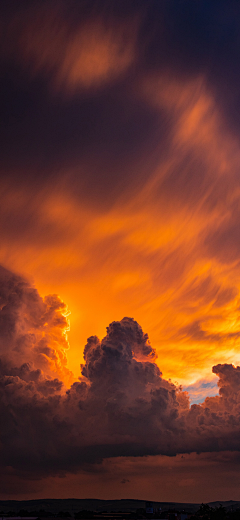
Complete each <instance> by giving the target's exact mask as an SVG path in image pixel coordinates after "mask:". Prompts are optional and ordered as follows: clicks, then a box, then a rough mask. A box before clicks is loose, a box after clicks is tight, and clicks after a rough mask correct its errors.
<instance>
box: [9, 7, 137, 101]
mask: <svg viewBox="0 0 240 520" xmlns="http://www.w3.org/2000/svg"><path fill="white" fill-rule="evenodd" d="M138 25H139V23H138V20H137V18H135V20H134V19H131V20H129V21H123V22H122V23H121V22H120V21H118V20H117V19H115V20H114V19H109V20H108V21H107V20H106V19H104V18H103V17H100V16H99V19H97V18H96V17H94V18H93V19H92V18H91V16H88V17H86V18H85V19H83V20H78V19H77V18H74V16H73V14H72V13H71V11H70V10H69V9H68V8H67V6H66V5H65V6H64V4H63V3H61V2H60V3H59V4H56V3H54V2H50V3H48V4H47V5H44V4H42V5H40V6H36V5H34V6H33V7H32V9H27V10H24V9H22V10H21V12H20V13H18V15H17V16H16V17H15V19H13V20H12V21H11V22H10V24H9V26H8V28H7V30H8V38H9V40H10V41H9V52H10V53H12V54H13V55H14V58H15V59H17V60H18V61H19V62H20V63H21V64H23V66H24V67H25V68H26V69H29V71H30V73H31V74H32V75H33V76H35V75H39V74H42V73H43V74H47V75H49V76H50V81H51V83H52V86H53V88H54V90H60V91H63V92H66V93H74V92H76V91H78V90H79V89H82V88H83V89H88V88H91V87H96V86H97V87H98V86H101V85H104V84H105V83H106V82H108V81H112V80H114V79H115V78H117V77H119V76H121V75H122V74H123V73H124V72H126V71H127V69H128V68H129V67H130V66H131V64H132V63H133V61H134V58H135V55H136V50H135V47H136V37H137V31H138Z"/></svg>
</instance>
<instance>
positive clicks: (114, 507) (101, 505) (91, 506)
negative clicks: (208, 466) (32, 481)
mask: <svg viewBox="0 0 240 520" xmlns="http://www.w3.org/2000/svg"><path fill="white" fill-rule="evenodd" d="M146 500H147V499H146ZM220 504H221V505H222V506H223V507H225V508H226V509H237V508H240V501H234V500H228V501H225V502H224V501H216V502H209V505H210V506H211V507H219V505H220ZM199 506H200V504H192V503H186V502H153V507H155V508H160V507H161V508H162V509H163V510H167V509H174V508H175V509H179V510H183V509H184V510H185V511H186V512H193V513H194V512H195V511H197V510H198V509H199ZM142 507H144V508H145V500H134V499H124V498H123V499H121V500H100V499H97V498H62V499H58V498H43V499H37V500H0V511H3V512H4V513H6V512H7V511H14V512H18V511H19V510H20V509H26V510H27V511H29V512H31V511H39V510H40V509H44V510H45V511H49V512H51V513H58V512H59V511H69V513H71V514H74V513H76V512H78V511H81V510H82V509H86V510H89V511H99V512H100V511H108V512H110V511H114V512H115V511H123V512H127V511H130V512H131V511H135V510H136V509H139V508H142Z"/></svg>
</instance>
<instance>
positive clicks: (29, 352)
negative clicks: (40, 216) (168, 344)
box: [0, 268, 240, 478]
mask: <svg viewBox="0 0 240 520" xmlns="http://www.w3.org/2000/svg"><path fill="white" fill-rule="evenodd" d="M0 276H1V286H0V287H1V322H0V323H1V365H0V392H1V401H0V402H1V405H0V406H1V410H0V411H1V417H2V418H3V422H2V430H1V467H2V470H3V471H4V468H5V467H6V466H7V467H11V468H12V471H13V472H16V473H17V474H19V472H20V474H23V475H25V478H26V476H30V475H32V474H33V475H35V476H36V475H37V476H38V477H46V476H47V475H58V474H61V472H72V471H73V472H75V471H78V470H79V469H81V468H82V469H84V468H85V470H87V468H90V466H91V465H92V464H95V463H99V462H101V461H102V460H103V459H105V458H107V459H108V458H109V457H119V456H121V457H127V456H146V455H157V454H161V455H168V456H169V455H171V456H174V455H176V454H177V453H191V452H195V451H197V452H215V451H222V450H230V451H232V450H234V451H238V450H239V451H240V445H239V417H238V416H239V411H238V408H239V395H240V394H239V389H240V375H239V374H240V368H239V367H236V368H235V367H233V366H232V365H227V364H224V365H217V366H215V367H213V372H214V373H215V374H217V375H218V376H219V396H216V397H207V398H206V399H205V401H204V403H202V404H201V405H197V404H194V405H192V406H190V404H189V396H188V394H187V392H183V391H182V390H181V388H178V387H176V385H174V384H173V383H172V382H170V381H166V380H165V379H163V378H162V375H161V372H160V370H159V368H158V366H157V365H156V363H155V359H156V352H155V350H154V349H153V348H152V347H151V344H150V342H149V338H148V336H147V334H144V333H143V331H142V329H141V327H140V326H139V325H138V323H137V322H136V321H135V320H134V319H133V318H123V319H122V320H121V321H117V322H113V323H111V324H110V325H109V327H108V328H107V335H106V336H105V337H104V338H103V339H102V341H100V340H99V339H98V338H97V337H96V336H92V337H90V338H89V339H88V342H87V344H86V346H85V349H84V363H83V364H82V366H81V373H82V375H81V376H80V378H79V381H75V382H73V383H72V384H71V386H69V387H68V388H66V387H65V385H64V381H63V378H65V381H66V380H67V377H68V379H70V375H69V372H68V369H67V367H66V355H65V350H66V348H67V344H66V337H65V331H66V328H67V321H66V317H65V314H66V307H65V305H64V304H63V302H61V300H60V299H59V298H58V297H57V296H48V297H46V298H45V299H42V298H41V297H40V296H39V294H38V292H37V290H36V289H35V288H33V287H31V286H30V284H29V283H28V282H26V281H25V280H24V279H23V278H21V277H20V276H18V275H15V274H13V273H10V272H9V271H7V270H6V269H4V268H1V271H0ZM57 375H58V377H57Z"/></svg>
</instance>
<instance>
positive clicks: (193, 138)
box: [0, 75, 240, 384]
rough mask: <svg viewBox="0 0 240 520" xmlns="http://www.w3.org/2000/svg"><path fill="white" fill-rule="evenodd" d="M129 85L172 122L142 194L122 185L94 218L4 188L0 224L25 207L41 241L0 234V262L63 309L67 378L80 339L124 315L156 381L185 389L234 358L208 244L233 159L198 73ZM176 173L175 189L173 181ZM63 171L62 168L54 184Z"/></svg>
mask: <svg viewBox="0 0 240 520" xmlns="http://www.w3.org/2000/svg"><path fill="white" fill-rule="evenodd" d="M135 88H136V95H137V96H139V97H140V98H143V99H144V101H145V102H147V103H149V105H151V106H154V110H156V111H158V110H161V107H162V106H164V107H165V109H166V110H167V111H168V113H169V118H171V119H172V120H173V121H174V126H173V129H174V130H173V132H172V138H171V148H170V150H169V151H168V153H166V156H165V158H164V160H163V159H161V160H159V162H158V163H157V164H156V166H155V167H154V169H152V171H150V174H149V178H148V179H147V181H146V182H145V183H144V186H143V187H142V186H141V187H139V188H138V187H137V186H136V187H134V188H132V187H131V186H130V188H129V196H128V198H124V197H122V196H121V194H120V195H119V197H118V198H117V200H116V202H115V203H114V204H113V206H112V207H111V208H110V209H106V210H105V211H102V209H101V210H98V208H97V207H96V208H95V209H93V208H90V209H89V208H87V206H86V204H85V203H84V202H82V203H81V201H80V202H79V201H78V200H76V199H75V198H74V196H73V195H69V193H67V192H65V191H64V186H62V185H61V182H60V183H59V187H57V188H56V187H55V188H54V191H53V186H52V185H51V183H50V182H49V184H48V187H47V188H45V189H43V190H40V191H39V193H38V196H37V197H35V198H34V201H32V200H31V190H29V192H28V190H26V189H24V190H21V189H18V188H15V189H14V190H13V189H12V187H9V186H8V185H7V184H6V183H5V185H4V186H3V187H2V189H3V193H4V204H3V207H2V210H1V211H2V213H3V214H4V216H5V218H6V219H7V216H8V214H9V213H11V212H12V213H15V214H16V213H17V212H21V211H22V210H23V209H24V210H25V211H27V212H28V217H29V218H31V216H34V218H35V219H37V221H38V222H39V226H40V227H41V229H44V232H45V233H46V236H48V233H49V240H48V239H47V243H43V242H42V240H41V236H40V237H38V240H36V241H35V240H34V237H33V236H32V235H31V234H28V232H27V231H26V235H25V236H24V235H22V236H17V237H14V240H12V239H11V240H9V238H7V237H5V238H4V240H2V242H1V248H0V262H1V263H2V264H3V265H5V266H6V267H8V268H10V269H13V270H14V271H17V272H19V273H21V274H24V275H25V276H27V277H28V278H29V277H30V278H32V280H33V281H34V282H35V284H36V287H37V288H38V290H39V291H40V293H41V294H43V295H44V294H48V293H57V294H59V295H60V297H61V298H62V299H63V300H64V302H66V303H67V305H68V307H69V310H70V311H71V316H70V322H71V330H70V333H69V341H70V346H71V348H70V351H69V353H68V360H69V367H70V369H72V370H73V371H74V373H75V375H76V376H78V375H79V363H80V362H81V361H82V352H83V347H84V344H85V343H86V338H87V337H88V336H90V335H92V334H96V335H98V336H99V337H103V336H104V334H105V327H106V325H107V324H108V323H110V322H111V321H113V320H120V319H121V318H122V317H123V316H130V317H134V319H136V320H137V321H138V322H139V323H140V324H141V325H142V327H143V329H144V330H146V331H148V334H149V337H150V340H151V342H152V344H153V345H154V347H155V348H156V349H157V352H158V356H159V358H158V364H159V366H160V368H161V370H162V372H163V374H164V377H165V378H167V377H170V378H172V379H173V380H174V381H175V380H176V381H178V382H179V383H184V384H189V383H193V382H194V381H196V380H198V379H200V378H211V377H212V376H211V367H212V365H213V364H216V363H218V362H220V361H221V362H224V361H226V362H233V363H235V364H237V363H239V362H240V358H239V352H238V351H239V348H238V343H239V340H238V336H239V333H238V330H239V318H238V308H239V296H238V291H239V274H240V271H239V266H238V262H237V261H236V260H235V258H234V257H231V250H229V251H228V253H227V257H226V261H222V258H221V256H220V255H219V254H218V251H216V254H215V251H212V250H211V247H210V246H209V245H208V242H207V241H208V237H211V235H212V234H213V233H214V232H216V231H217V230H219V229H220V228H221V227H224V225H225V223H226V222H228V220H229V219H230V218H231V217H232V211H234V210H233V209H232V208H234V207H235V205H236V204H237V203H238V198H239V188H238V186H236V184H235V176H236V174H237V165H238V164H239V159H240V153H239V149H238V146H237V142H235V139H234V137H233V135H231V133H230V131H229V130H227V129H226V128H225V127H224V123H223V121H222V119H221V115H220V113H219V111H218V109H217V106H216V103H215V100H214V98H213V96H212V94H211V93H210V92H209V91H208V89H207V87H206V85H205V81H204V77H199V78H196V79H195V80H191V81H181V82H180V81H177V80H175V79H173V78H172V77H171V76H169V75H166V76H161V75H160V76H150V77H146V78H145V79H144V80H143V81H141V83H140V84H136V85H135ZM159 139H160V137H159ZM191 155H192V157H193V159H194V158H196V159H197V160H200V167H199V171H197V172H196V171H193V172H192V173H191V168H193V169H194V168H195V167H196V166H195V164H194V160H193V159H192V164H191V161H190V165H189V163H187V162H186V161H187V158H188V157H189V156H191ZM147 160H148V158H146V161H147ZM78 167H80V168H81V167H82V168H84V165H81V164H80V165H78ZM71 168H74V166H71ZM139 168H141V165H140V166H139ZM184 168H186V174H185V178H186V184H185V187H184V185H183V186H180V185H178V179H177V176H176V174H175V172H177V171H179V169H184ZM189 169H190V172H189ZM70 173H71V172H70V171H68V170H66V171H65V170H64V168H63V171H61V172H60V173H59V176H63V177H64V175H66V176H68V175H69V174H70ZM139 174H141V172H139ZM187 176H190V179H191V177H192V181H191V180H190V181H189V180H187ZM171 178H172V180H171ZM169 179H170V183H169V184H168V180H169ZM191 182H193V183H195V185H194V190H193V193H192V194H191V196H190V197H189V196H188V189H189V183H191ZM181 183H184V172H183V175H181ZM190 187H191V186H190ZM52 233H53V234H54V235H55V237H57V239H56V240H54V241H53V242H51V234H52ZM45 238H46V237H45ZM210 241H211V239H210Z"/></svg>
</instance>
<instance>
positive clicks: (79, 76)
mask: <svg viewBox="0 0 240 520" xmlns="http://www.w3.org/2000/svg"><path fill="white" fill-rule="evenodd" d="M120 4H121V5H120ZM1 12H2V20H3V22H2V25H3V28H4V31H3V46H2V53H1V66H2V73H1V78H2V79H1V85H0V94H1V117H2V122H3V126H2V133H1V139H2V155H1V164H2V175H3V176H4V177H5V175H6V173H7V175H8V176H9V175H11V176H14V179H15V182H16V183H21V185H23V184H24V183H28V184H29V183H30V184H31V185H32V188H33V187H34V186H35V189H39V187H40V186H41V185H42V184H45V183H46V181H47V182H48V181H49V180H51V181H53V183H54V182H56V180H58V182H60V183H61V181H62V182H65V181H66V179H67V181H66V184H67V186H68V189H70V190H72V191H73V192H74V193H75V194H78V195H79V196H80V197H81V198H82V197H85V198H86V196H87V198H88V199H89V200H92V199H93V200H94V203H96V201H98V203H99V204H100V205H101V203H102V200H103V199H104V204H105V205H106V204H107V203H110V202H112V200H114V199H115V198H117V197H118V195H119V190H121V192H124V191H126V192H127V191H128V192H129V190H130V191H131V189H133V187H134V185H137V186H141V184H142V183H144V182H145V181H146V180H147V178H148V177H149V175H150V174H151V172H152V171H153V170H154V168H155V166H156V163H157V162H159V160H162V158H164V157H165V154H166V152H167V150H169V147H170V141H171V139H170V136H171V130H172V126H173V124H174V118H173V116H172V115H170V114H169V112H166V110H164V108H162V110H161V111H159V110H158V111H157V110H156V109H155V108H154V107H151V106H150V104H149V103H146V102H145V101H144V100H143V99H142V98H141V97H139V96H138V95H136V90H137V88H138V87H137V85H138V83H139V81H140V80H141V78H143V77H145V75H146V74H149V73H153V72H157V73H160V74H161V73H162V72H165V71H166V70H169V69H171V70H172V71H174V74H175V77H176V78H182V76H184V77H187V78H189V77H195V76H198V75H199V74H203V75H205V77H206V81H207V82H209V84H210V85H211V87H212V88H214V89H215V88H216V89H218V91H219V92H220V93H218V96H219V99H220V97H221V95H222V92H224V96H225V97H226V90H228V91H229V89H230V82H229V84H228V82H227V81H228V80H227V79H226V76H229V77H230V74H223V73H222V71H223V70H225V69H226V71H228V70H229V69H230V68H231V71H232V73H231V78H232V79H231V92H232V94H231V107H229V103H228V104H227V105H226V104H225V101H224V102H222V105H221V103H220V105H221V106H222V107H223V110H225V108H226V111H227V114H229V111H230V112H231V113H232V112H233V113H234V110H235V109H236V106H237V103H238V94H237V92H238V91H239V89H238V88H237V85H238V82H239V78H238V74H237V73H236V74H235V76H234V84H235V85H236V91H233V89H232V81H233V70H237V64H238V61H239V56H238V50H237V49H238V46H237V45H236V43H235V42H236V40H235V37H236V34H237V31H236V26H237V23H238V22H237V20H238V16H237V14H238V13H239V6H238V5H237V4H236V2H229V3H228V7H227V10H226V4H225V3H224V2H212V3H211V5H209V2H205V1H203V2H201V3H200V2H197V3H196V2H191V1H187V2H180V3H176V2H175V1H163V2H158V1H157V0H156V1H154V0H153V1H150V2H148V4H147V5H146V3H145V2H135V1H132V2H121V3H120V2H101V3H99V2H81V3H79V2H74V1H71V2H42V3H41V4H40V3H39V2H21V5H19V3H18V2H10V3H9V4H8V3H6V2H3V3H2V5H1ZM87 42H88V43H87ZM223 42H224V44H225V46H224V49H225V53H226V55H227V58H226V57H224V56H223V53H219V52H218V49H219V48H222V45H223ZM233 43H234V52H233ZM88 45H89V46H90V47H88ZM98 49H100V50H101V52H102V54H99V56H98V54H97V58H96V64H95V62H94V66H93V67H92V68H91V67H90V68H89V62H91V59H92V58H91V57H92V56H95V53H96V52H100V51H98ZM84 53H85V54H84ZM101 55H103V65H102V66H100V65H99V67H100V68H99V69H98V64H99V63H100V62H101ZM206 64H207V65H206ZM220 70H221V73H222V77H220V76H219V74H220V72H219V71H220ZM81 71H82V73H81ZM86 78H88V79H86ZM72 84H74V88H73V89H72ZM76 85H77V87H76ZM69 88H70V93H68V90H69ZM221 88H222V91H221ZM235 112H236V110H235ZM233 117H234V116H233ZM234 125H235V123H234ZM234 128H235V126H234ZM181 171H182V173H181ZM204 172H205V173H204ZM206 184H207V183H206V168H205V165H204V160H203V158H201V157H198V155H196V154H194V153H193V152H191V151H189V152H188V154H187V155H186V156H184V157H182V159H181V160H180V164H179V165H178V167H177V168H176V169H175V170H174V171H173V172H171V173H170V175H169V177H168V178H167V179H166V180H165V181H164V185H163V187H162V189H163V190H169V189H170V190H172V189H173V188H174V189H175V190H176V192H177V193H178V195H179V190H180V191H181V192H182V193H184V196H185V198H186V197H187V196H189V197H190V198H192V197H196V198H199V197H200V196H202V195H203V194H205V192H206V189H207V186H206ZM199 189H200V191H199Z"/></svg>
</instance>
